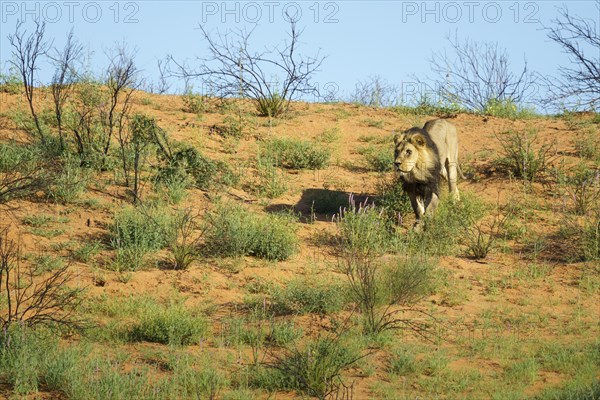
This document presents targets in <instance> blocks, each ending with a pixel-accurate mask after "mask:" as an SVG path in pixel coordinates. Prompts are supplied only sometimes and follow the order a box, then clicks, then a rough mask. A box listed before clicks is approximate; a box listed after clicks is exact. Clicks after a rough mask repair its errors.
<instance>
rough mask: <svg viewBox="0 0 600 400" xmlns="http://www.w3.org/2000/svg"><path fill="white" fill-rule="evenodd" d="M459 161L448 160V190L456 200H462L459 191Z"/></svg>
mask: <svg viewBox="0 0 600 400" xmlns="http://www.w3.org/2000/svg"><path fill="white" fill-rule="evenodd" d="M457 180H458V163H457V162H456V161H450V160H448V190H449V191H450V194H451V195H452V198H453V199H454V200H460V192H459V191H458V184H457Z"/></svg>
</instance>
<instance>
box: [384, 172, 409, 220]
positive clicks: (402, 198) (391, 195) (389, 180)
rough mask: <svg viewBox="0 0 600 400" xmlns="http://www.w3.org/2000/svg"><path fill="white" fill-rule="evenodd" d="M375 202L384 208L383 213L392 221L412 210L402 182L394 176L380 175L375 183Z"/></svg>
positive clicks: (399, 218) (400, 218)
mask: <svg viewBox="0 0 600 400" xmlns="http://www.w3.org/2000/svg"><path fill="white" fill-rule="evenodd" d="M375 193H376V197H375V199H374V201H375V204H376V205H377V206H378V207H381V208H382V209H383V210H385V215H386V216H387V217H388V218H389V219H390V220H391V221H394V222H399V221H401V220H402V218H403V217H404V216H405V215H407V214H410V213H412V212H413V210H412V206H411V205H410V199H409V198H408V195H407V194H406V192H405V191H404V189H402V182H400V179H399V178H398V177H396V176H391V177H390V176H382V177H380V178H379V180H378V181H377V184H376V185H375Z"/></svg>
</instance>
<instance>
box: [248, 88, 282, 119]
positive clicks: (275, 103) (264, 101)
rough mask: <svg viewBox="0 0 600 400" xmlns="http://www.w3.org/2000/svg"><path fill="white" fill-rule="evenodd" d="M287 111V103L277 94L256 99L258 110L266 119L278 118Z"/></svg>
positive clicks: (267, 94)
mask: <svg viewBox="0 0 600 400" xmlns="http://www.w3.org/2000/svg"><path fill="white" fill-rule="evenodd" d="M286 109H287V101H286V99H285V98H283V97H281V95H280V94H279V93H277V92H274V93H272V94H269V93H266V94H264V95H263V96H258V97H257V98H256V110H257V111H258V113H259V115H261V116H265V117H277V116H279V115H280V114H282V113H283V112H284V111H285V110H286Z"/></svg>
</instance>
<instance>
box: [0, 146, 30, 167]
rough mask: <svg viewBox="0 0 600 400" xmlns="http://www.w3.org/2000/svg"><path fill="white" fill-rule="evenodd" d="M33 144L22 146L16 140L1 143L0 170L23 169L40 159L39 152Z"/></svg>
mask: <svg viewBox="0 0 600 400" xmlns="http://www.w3.org/2000/svg"><path fill="white" fill-rule="evenodd" d="M36 150H37V149H36V148H35V147H32V146H22V145H19V144H17V143H15V142H2V143H0V172H11V171H14V170H15V169H17V168H19V169H21V170H22V169H23V168H24V167H26V166H29V165H33V164H35V163H36V161H38V159H39V154H38V153H37V152H36Z"/></svg>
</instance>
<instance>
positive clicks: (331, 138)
mask: <svg viewBox="0 0 600 400" xmlns="http://www.w3.org/2000/svg"><path fill="white" fill-rule="evenodd" d="M340 137H341V129H340V127H339V126H334V127H333V128H328V129H325V130H323V132H321V133H320V134H319V135H317V138H316V139H317V141H318V142H321V143H333V142H337V141H338V140H339V139H340Z"/></svg>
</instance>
